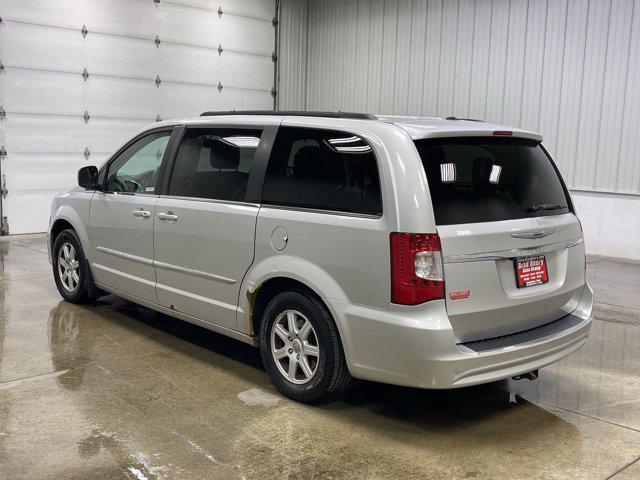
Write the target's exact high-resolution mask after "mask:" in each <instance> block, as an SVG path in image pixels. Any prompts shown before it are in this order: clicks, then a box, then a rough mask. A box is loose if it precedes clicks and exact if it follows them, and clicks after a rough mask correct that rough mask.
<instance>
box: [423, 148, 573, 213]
mask: <svg viewBox="0 0 640 480" xmlns="http://www.w3.org/2000/svg"><path fill="white" fill-rule="evenodd" d="M415 143H416V147H417V148H418V152H419V153H420V157H421V159H422V164H423V166H424V170H425V172H426V174H427V180H428V182H429V190H430V191H431V199H432V202H433V208H434V211H435V217H436V224H438V225H456V224H460V223H478V222H497V221H500V220H513V219H517V218H529V217H540V216H546V215H560V214H563V213H567V212H570V211H572V210H571V203H570V201H569V199H568V197H567V194H566V193H565V189H564V186H563V184H562V182H561V180H560V177H559V176H558V173H557V171H556V169H555V167H554V166H553V164H552V163H551V160H550V159H549V157H548V156H547V154H546V153H545V151H544V150H543V149H542V147H541V146H540V144H539V143H538V142H535V141H532V140H526V139H515V138H508V139H507V138H495V137H473V138H439V139H425V140H417V141H416V142H415Z"/></svg>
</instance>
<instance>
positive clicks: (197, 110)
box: [160, 84, 221, 119]
mask: <svg viewBox="0 0 640 480" xmlns="http://www.w3.org/2000/svg"><path fill="white" fill-rule="evenodd" d="M220 95H221V94H219V93H218V90H217V89H216V88H213V87H208V86H199V85H181V84H163V85H162V92H161V95H160V117H162V118H163V119H168V118H180V117H185V116H198V115H200V114H201V113H202V112H204V111H205V110H208V107H207V105H210V104H211V103H212V102H213V99H214V98H215V97H219V96H220Z"/></svg>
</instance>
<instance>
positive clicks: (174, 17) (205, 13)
mask: <svg viewBox="0 0 640 480" xmlns="http://www.w3.org/2000/svg"><path fill="white" fill-rule="evenodd" d="M274 12H275V6H274V0H226V1H225V0H216V1H215V2H214V1H207V0H175V1H173V0H172V1H165V0H159V1H158V0H75V1H60V0H30V1H24V0H0V17H1V18H2V20H1V21H0V62H2V66H0V106H1V109H0V157H1V160H0V165H1V167H2V176H3V177H4V179H5V185H6V189H7V190H8V194H7V196H6V198H5V199H4V200H3V202H2V203H3V215H4V216H5V217H6V218H7V220H8V225H9V232H10V233H29V232H43V231H45V230H46V228H47V223H48V218H49V205H50V202H51V199H52V197H53V196H54V195H55V194H56V193H57V192H58V191H60V190H62V189H64V188H66V187H68V186H70V185H73V184H74V183H75V181H76V180H75V179H76V172H77V170H78V168H80V167H81V166H84V165H100V164H101V163H102V162H103V161H104V160H105V159H106V158H107V157H108V156H109V155H110V154H111V153H112V152H113V151H114V150H115V149H116V148H117V147H118V146H120V145H121V144H122V143H124V142H125V141H126V140H127V139H128V138H130V137H131V136H132V135H133V134H135V132H136V131H137V130H139V129H140V128H141V127H143V126H144V125H147V124H149V123H152V122H154V121H156V120H157V119H158V118H160V119H168V118H176V117H185V116H196V115H199V114H200V113H201V112H203V111H205V110H232V109H271V108H273V97H272V93H271V91H272V88H273V80H274V63H273V59H272V54H273V50H274V39H275V29H274V26H273V24H272V20H273V16H274ZM83 73H84V75H83ZM5 152H6V154H5Z"/></svg>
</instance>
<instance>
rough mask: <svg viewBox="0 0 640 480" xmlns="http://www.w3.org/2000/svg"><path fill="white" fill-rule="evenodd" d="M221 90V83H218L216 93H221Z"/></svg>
mask: <svg viewBox="0 0 640 480" xmlns="http://www.w3.org/2000/svg"><path fill="white" fill-rule="evenodd" d="M223 88H224V87H223V86H222V82H220V81H218V93H221V92H222V89H223Z"/></svg>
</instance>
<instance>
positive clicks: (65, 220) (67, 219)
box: [48, 205, 91, 260]
mask: <svg viewBox="0 0 640 480" xmlns="http://www.w3.org/2000/svg"><path fill="white" fill-rule="evenodd" d="M53 218H54V220H53V222H52V223H51V227H50V228H49V242H48V247H49V253H50V255H49V257H50V258H52V257H53V244H54V242H55V240H56V237H57V236H58V235H59V234H60V232H62V231H63V230H67V229H73V230H74V231H75V232H76V235H78V239H79V240H80V244H81V246H82V250H83V251H84V255H85V257H86V258H87V260H88V259H89V258H90V256H91V251H90V249H89V236H88V234H87V229H86V227H85V223H84V222H83V221H82V219H81V217H80V215H79V214H78V213H77V212H76V211H75V210H74V209H73V208H71V207H69V206H66V205H63V206H61V207H60V208H59V209H58V210H57V211H56V212H55V215H53Z"/></svg>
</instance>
